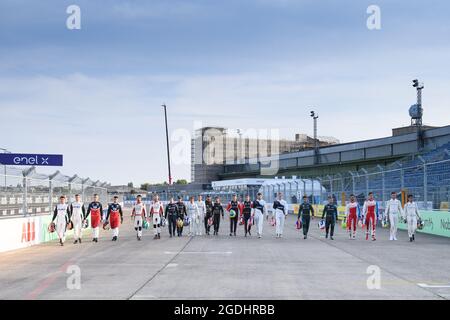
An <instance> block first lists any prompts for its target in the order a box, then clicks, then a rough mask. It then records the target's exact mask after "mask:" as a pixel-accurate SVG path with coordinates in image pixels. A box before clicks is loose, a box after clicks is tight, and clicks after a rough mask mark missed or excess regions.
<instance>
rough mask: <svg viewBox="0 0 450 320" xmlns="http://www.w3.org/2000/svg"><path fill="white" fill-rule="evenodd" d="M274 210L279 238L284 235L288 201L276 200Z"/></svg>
mask: <svg viewBox="0 0 450 320" xmlns="http://www.w3.org/2000/svg"><path fill="white" fill-rule="evenodd" d="M273 208H274V209H275V219H276V220H275V221H276V233H277V237H281V236H282V235H283V230H284V221H285V220H286V216H287V214H288V204H287V202H286V200H284V199H282V200H275V201H274V203H273Z"/></svg>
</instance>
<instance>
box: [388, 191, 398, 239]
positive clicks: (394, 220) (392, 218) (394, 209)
mask: <svg viewBox="0 0 450 320" xmlns="http://www.w3.org/2000/svg"><path fill="white" fill-rule="evenodd" d="M384 214H385V216H386V218H387V219H388V221H389V225H390V236H389V240H390V241H392V240H394V241H396V240H397V226H398V218H399V217H400V216H403V210H402V203H401V202H400V201H399V200H398V199H397V192H395V191H393V192H391V199H390V200H388V201H387V202H386V211H385V213H384Z"/></svg>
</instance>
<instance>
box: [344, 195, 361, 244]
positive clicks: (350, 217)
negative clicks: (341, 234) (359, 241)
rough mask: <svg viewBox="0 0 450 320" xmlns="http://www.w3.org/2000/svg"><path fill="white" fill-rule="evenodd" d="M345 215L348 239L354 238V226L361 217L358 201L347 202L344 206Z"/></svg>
mask: <svg viewBox="0 0 450 320" xmlns="http://www.w3.org/2000/svg"><path fill="white" fill-rule="evenodd" d="M345 216H346V217H347V231H348V235H349V237H350V239H356V226H357V225H358V220H359V219H361V210H360V207H359V204H358V202H356V201H355V202H349V203H347V205H346V206H345Z"/></svg>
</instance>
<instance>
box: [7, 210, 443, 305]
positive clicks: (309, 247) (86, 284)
mask: <svg viewBox="0 0 450 320" xmlns="http://www.w3.org/2000/svg"><path fill="white" fill-rule="evenodd" d="M295 219H296V218H295V217H294V216H289V217H288V219H287V222H286V227H285V234H284V237H283V238H281V239H276V238H275V237H274V232H275V228H274V227H272V226H270V225H269V224H268V223H267V222H265V224H264V235H263V238H262V239H258V238H256V236H255V235H254V234H253V236H252V237H247V238H245V237H244V236H243V227H242V226H238V236H237V237H230V236H229V235H228V232H227V231H228V230H229V224H228V221H227V220H224V221H222V222H221V232H220V233H221V234H220V235H219V236H218V237H214V236H209V237H206V236H201V237H192V238H191V237H188V236H186V235H184V236H183V237H182V238H178V237H177V238H169V236H168V231H167V230H166V229H165V230H164V231H163V233H162V239H161V240H153V239H152V238H153V230H152V229H149V230H144V237H143V240H142V241H140V242H138V241H137V240H136V234H135V231H134V230H133V228H132V225H131V222H130V221H129V219H128V218H127V219H126V221H125V223H124V225H122V227H121V230H120V237H119V241H118V242H112V241H111V235H110V231H102V232H101V237H100V240H99V242H98V243H92V242H91V237H90V234H89V235H87V236H85V237H84V241H83V243H82V244H81V245H80V244H78V245H74V244H72V242H73V240H72V236H71V234H70V236H69V238H68V240H67V241H66V245H65V246H64V247H60V246H59V244H58V243H57V242H54V241H53V242H49V243H45V244H41V245H37V246H33V247H29V248H26V249H20V250H15V251H10V252H6V253H0V270H1V271H2V272H1V273H0V299H231V300H234V299H321V300H323V299H449V298H450V239H448V238H443V237H436V236H430V235H424V234H418V235H417V236H416V242H415V243H410V242H409V241H408V239H407V234H406V232H404V231H399V240H398V241H395V242H393V241H389V239H388V238H389V235H388V231H387V230H385V229H381V228H379V229H378V230H377V232H378V233H377V241H375V242H372V241H366V240H364V239H363V233H362V231H361V229H359V230H358V232H359V233H358V235H357V240H349V239H348V237H347V233H346V232H345V231H344V230H342V229H341V228H340V227H339V228H337V234H336V235H335V240H334V241H331V240H329V239H325V238H324V234H323V232H322V231H320V230H319V229H318V228H317V222H318V220H317V219H316V220H313V222H312V226H311V230H310V236H309V237H308V239H307V240H304V239H303V236H302V235H301V232H299V231H298V230H296V229H295V224H294V222H295ZM370 266H375V267H372V268H374V269H370V268H369V267H370ZM368 268H369V271H370V270H377V268H379V269H378V270H379V271H380V272H379V276H380V277H379V279H380V288H379V289H376V288H375V289H369V288H368V285H367V281H368V279H369V278H370V279H374V277H376V273H375V275H371V274H369V273H367V272H368ZM74 270H75V276H76V275H77V274H78V271H79V274H80V281H79V283H80V288H73V287H72V286H71V285H70V284H71V283H72V284H73V283H77V281H76V280H75V281H74V274H73V272H74ZM68 271H69V273H67V272H68ZM71 272H72V273H71ZM68 282H69V286H68V285H67V284H68ZM369 282H370V283H373V282H372V281H369Z"/></svg>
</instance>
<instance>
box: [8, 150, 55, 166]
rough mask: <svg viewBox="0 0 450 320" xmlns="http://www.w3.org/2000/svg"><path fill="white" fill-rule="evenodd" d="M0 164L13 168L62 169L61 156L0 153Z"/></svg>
mask: <svg viewBox="0 0 450 320" xmlns="http://www.w3.org/2000/svg"><path fill="white" fill-rule="evenodd" d="M0 163H1V164H3V165H13V166H55V167H62V165H63V156H62V155H61V154H30V153H0Z"/></svg>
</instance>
